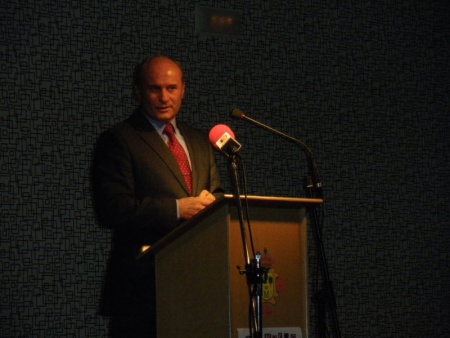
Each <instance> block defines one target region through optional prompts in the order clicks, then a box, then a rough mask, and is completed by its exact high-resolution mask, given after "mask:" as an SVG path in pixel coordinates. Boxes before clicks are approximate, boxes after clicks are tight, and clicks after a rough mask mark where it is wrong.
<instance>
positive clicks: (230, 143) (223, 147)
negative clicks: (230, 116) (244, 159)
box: [209, 124, 242, 156]
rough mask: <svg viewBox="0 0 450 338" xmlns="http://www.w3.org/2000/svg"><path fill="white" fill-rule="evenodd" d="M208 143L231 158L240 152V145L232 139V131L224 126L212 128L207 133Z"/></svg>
mask: <svg viewBox="0 0 450 338" xmlns="http://www.w3.org/2000/svg"><path fill="white" fill-rule="evenodd" d="M209 141H210V142H211V144H212V145H213V146H214V148H216V149H218V150H220V151H222V152H223V153H225V154H226V155H228V156H233V155H235V154H237V153H238V152H239V150H241V147H242V146H241V144H240V143H239V142H238V141H236V140H235V139H234V133H233V131H232V130H231V129H230V128H229V127H228V126H227V125H225V124H218V125H216V126H214V127H213V128H212V129H211V131H210V132H209Z"/></svg>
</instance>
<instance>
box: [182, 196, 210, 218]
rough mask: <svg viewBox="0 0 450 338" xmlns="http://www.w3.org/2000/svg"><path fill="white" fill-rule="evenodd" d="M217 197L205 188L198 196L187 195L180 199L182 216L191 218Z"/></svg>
mask: <svg viewBox="0 0 450 338" xmlns="http://www.w3.org/2000/svg"><path fill="white" fill-rule="evenodd" d="M215 200H216V198H215V197H214V195H213V194H211V193H210V192H209V191H207V190H203V191H202V192H201V193H200V195H198V196H197V197H186V198H181V199H179V200H178V208H179V209H180V218H182V219H189V218H192V217H193V216H195V215H196V214H197V213H198V212H200V211H202V210H203V209H205V208H206V207H207V206H208V205H210V204H211V203H212V202H214V201H215Z"/></svg>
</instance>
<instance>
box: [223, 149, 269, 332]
mask: <svg viewBox="0 0 450 338" xmlns="http://www.w3.org/2000/svg"><path fill="white" fill-rule="evenodd" d="M237 151H238V150H237ZM237 151H233V148H232V149H231V151H230V154H227V153H225V155H227V157H228V159H229V163H230V169H231V174H232V178H233V179H232V181H233V187H234V197H235V200H236V205H237V209H238V218H239V224H240V228H241V236H242V244H243V249H244V258H245V270H241V269H240V267H239V266H238V267H237V268H238V269H239V273H240V274H241V275H244V274H245V275H246V276H247V284H248V287H249V295H250V302H251V309H250V313H251V315H250V318H249V331H250V334H251V337H252V338H262V337H263V332H262V285H263V283H264V282H265V281H266V279H267V269H266V268H262V267H261V254H260V253H259V252H258V253H257V254H256V255H255V259H252V260H250V256H249V252H248V251H249V250H248V245H247V234H246V229H245V224H244V212H243V208H242V203H241V196H240V189H239V174H238V164H237V159H236V158H237V156H238V155H237ZM253 291H254V292H253ZM253 327H254V328H255V330H254V332H253V329H252V328H253Z"/></svg>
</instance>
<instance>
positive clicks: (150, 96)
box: [137, 58, 185, 122]
mask: <svg viewBox="0 0 450 338" xmlns="http://www.w3.org/2000/svg"><path fill="white" fill-rule="evenodd" d="M184 89H185V86H184V82H183V74H182V71H181V69H180V67H178V65H177V64H176V63H174V62H173V61H172V60H170V59H167V58H157V59H154V60H152V61H150V62H149V63H147V64H146V65H144V74H143V82H142V86H141V88H139V89H138V93H137V94H138V98H139V101H140V103H141V105H142V107H143V108H144V110H145V112H146V113H147V114H148V115H149V116H150V117H151V118H153V119H155V120H158V121H162V122H168V121H170V120H172V119H173V118H174V117H175V116H177V114H178V112H179V110H180V108H181V102H182V101H183V98H184Z"/></svg>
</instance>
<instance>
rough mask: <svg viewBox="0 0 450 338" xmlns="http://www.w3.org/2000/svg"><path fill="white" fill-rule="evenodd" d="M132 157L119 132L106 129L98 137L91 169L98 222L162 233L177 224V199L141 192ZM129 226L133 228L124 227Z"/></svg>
mask: <svg viewBox="0 0 450 338" xmlns="http://www.w3.org/2000/svg"><path fill="white" fill-rule="evenodd" d="M133 156H134V155H133V151H132V150H131V149H130V145H129V143H127V142H126V141H125V139H124V138H123V137H121V135H120V134H117V133H113V132H111V131H107V132H105V133H103V134H102V135H101V136H100V138H99V140H98V142H97V144H96V147H95V150H94V156H93V161H92V171H91V178H92V192H93V199H94V206H95V210H96V214H97V218H98V222H99V224H100V225H101V226H103V227H107V228H113V229H118V228H120V229H121V230H135V231H138V230H139V229H140V228H141V229H145V228H146V229H148V230H150V231H152V232H155V233H157V234H159V235H164V234H166V233H168V232H169V231H170V230H172V229H173V228H174V227H176V226H177V224H178V221H177V211H176V198H175V197H174V196H169V195H168V196H162V197H161V196H158V197H156V196H155V197H152V196H151V194H146V195H142V194H141V195H140V193H139V191H141V190H142V189H140V187H139V186H138V184H139V182H136V170H137V168H136V165H135V161H134V160H133ZM161 184H163V182H161ZM130 227H131V228H134V229H124V228H130Z"/></svg>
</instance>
